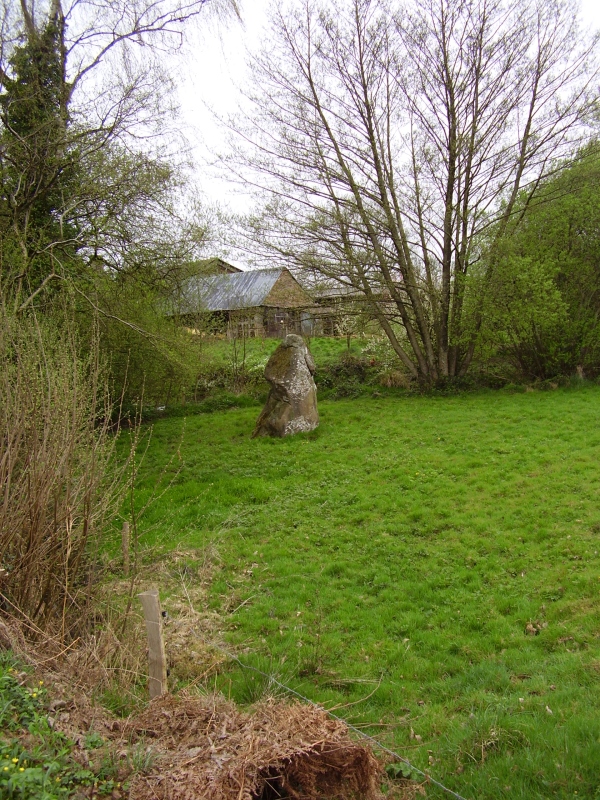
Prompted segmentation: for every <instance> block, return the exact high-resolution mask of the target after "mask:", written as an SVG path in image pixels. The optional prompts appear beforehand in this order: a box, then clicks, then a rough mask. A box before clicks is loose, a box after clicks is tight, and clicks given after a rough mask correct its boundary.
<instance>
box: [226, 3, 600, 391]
mask: <svg viewBox="0 0 600 800" xmlns="http://www.w3.org/2000/svg"><path fill="white" fill-rule="evenodd" d="M576 10H577V9H576V6H575V4H574V2H571V0H552V2H547V3H535V2H529V0H521V2H518V3H516V4H515V3H508V2H506V1H505V0H465V2H462V3H456V2H454V0H413V2H411V3H409V4H407V5H406V6H404V7H401V6H399V5H398V4H394V3H389V2H386V0H351V1H350V2H341V1H338V0H329V1H327V0H314V1H313V0H306V2H304V3H303V4H302V6H301V7H300V8H299V7H298V5H297V4H293V5H292V6H290V5H289V4H288V5H285V4H280V5H279V7H278V8H277V10H276V11H275V13H274V22H273V35H272V37H270V40H269V46H268V49H265V51H264V52H263V53H262V54H261V55H259V56H258V57H257V58H256V59H255V60H254V65H253V66H254V76H255V89H254V92H253V93H252V94H251V95H250V96H249V101H250V103H249V105H248V111H247V113H246V115H245V118H244V120H243V121H242V122H238V123H237V125H236V126H235V127H236V129H237V131H238V133H241V134H242V139H241V142H242V143H241V144H239V145H238V147H237V150H236V153H235V156H234V158H233V159H232V162H233V163H237V164H238V165H239V167H240V170H241V172H240V174H241V175H242V176H243V177H244V179H246V180H248V181H249V182H251V183H254V184H255V185H257V186H258V187H259V188H260V190H261V191H262V192H266V194H267V196H268V197H269V203H268V206H267V208H266V213H265V214H264V215H263V216H262V219H260V220H254V231H255V233H256V234H257V235H256V237H255V242H256V241H259V242H260V243H261V247H262V248H263V250H264V247H265V245H266V249H267V250H270V252H271V253H272V252H273V251H275V252H277V253H278V254H279V255H280V256H282V257H283V258H285V259H286V260H287V261H288V263H290V264H291V265H292V266H295V267H297V268H299V269H303V270H307V271H313V272H315V273H318V274H319V275H320V276H325V277H326V278H330V279H334V280H337V281H341V282H342V283H345V284H347V285H350V286H352V287H353V288H354V289H355V290H358V291H359V292H361V293H362V294H363V295H364V298H365V300H366V302H367V303H368V304H369V305H370V307H371V309H372V311H373V313H374V314H375V316H376V317H377V318H378V319H379V321H380V323H381V326H382V328H383V329H384V331H385V333H386V334H387V336H388V337H389V339H390V342H391V344H392V346H393V347H394V350H395V351H396V353H397V355H398V357H399V358H400V360H401V361H402V363H403V364H404V366H405V368H406V369H407V370H408V371H409V372H410V374H411V375H413V376H414V377H416V378H419V379H420V380H422V381H425V382H432V381H436V380H438V379H440V378H446V377H453V376H459V375H464V374H465V372H466V371H467V370H468V368H469V366H470V364H471V361H472V358H473V354H474V350H475V345H476V341H477V337H478V331H479V329H480V327H481V322H482V317H481V314H482V312H483V304H484V297H483V296H482V297H481V298H479V300H478V301H477V302H475V303H474V302H472V301H471V299H469V302H468V303H466V292H467V289H468V287H469V282H468V280H467V277H468V275H469V273H470V270H471V268H472V265H473V264H474V263H477V262H478V261H479V260H480V258H481V256H482V248H483V247H484V245H485V247H486V248H487V250H488V251H489V252H488V253H487V257H486V264H487V269H488V270H489V275H490V276H491V274H492V273H493V270H494V269H495V263H496V259H495V256H494V250H495V248H496V246H497V242H498V241H499V240H500V239H501V238H502V236H503V235H504V232H505V230H506V227H507V225H508V224H509V223H511V224H512V222H513V221H514V219H515V215H521V214H522V213H523V210H524V208H526V206H527V204H528V202H529V198H531V196H533V194H534V192H535V189H536V187H537V186H538V185H539V183H540V181H542V180H543V179H544V178H545V177H546V176H547V175H549V174H550V173H551V172H552V171H553V170H554V169H555V168H556V163H557V161H558V160H559V159H561V158H564V157H565V155H566V153H567V152H569V151H571V150H572V148H573V146H574V144H575V143H577V142H580V141H582V140H583V139H584V138H585V136H586V121H587V119H588V117H589V115H590V114H591V112H592V111H593V109H594V108H595V105H596V83H597V77H598V67H597V64H596V60H595V51H596V40H593V41H589V40H587V39H585V37H583V36H582V35H581V32H580V31H579V28H578V22H577V13H576ZM517 198H521V202H520V203H519V205H518V209H517ZM523 198H524V199H523ZM492 229H493V230H494V231H496V237H495V238H494V237H492V238H491V239H490V237H489V236H488V237H484V234H485V233H486V231H489V230H492ZM254 246H256V244H255V245H254ZM478 285H479V286H483V287H484V288H485V281H484V282H481V283H479V284H478ZM483 294H485V291H484V292H483ZM467 308H468V309H469V313H468V314H467V310H466V309H467Z"/></svg>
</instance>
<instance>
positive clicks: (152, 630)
mask: <svg viewBox="0 0 600 800" xmlns="http://www.w3.org/2000/svg"><path fill="white" fill-rule="evenodd" d="M138 597H139V598H140V600H141V601H142V606H143V609H144V619H145V620H146V631H147V632H148V689H149V691H150V699H151V700H152V698H153V697H158V696H159V695H161V694H165V693H166V691H167V659H166V657H165V645H164V642H163V635H162V616H161V612H160V600H159V598H158V589H150V590H149V591H147V592H142V593H141V594H138Z"/></svg>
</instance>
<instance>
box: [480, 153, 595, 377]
mask: <svg viewBox="0 0 600 800" xmlns="http://www.w3.org/2000/svg"><path fill="white" fill-rule="evenodd" d="M599 186H600V156H599V155H598V146H597V144H596V143H593V144H591V145H589V147H588V148H586V149H585V150H584V151H582V153H581V154H580V155H579V157H578V159H577V161H576V162H575V164H573V165H572V166H570V167H569V168H568V169H565V170H564V171H563V172H562V173H560V174H559V175H558V176H557V177H556V178H554V179H553V180H551V181H548V182H547V183H545V184H544V185H543V186H542V187H541V188H540V189H539V190H538V192H537V194H536V196H535V197H534V199H533V201H532V202H531V204H530V205H529V207H528V208H527V210H526V212H525V216H524V219H523V222H522V224H521V225H520V227H519V228H517V230H516V231H511V232H510V236H509V237H508V238H507V241H506V242H505V243H504V244H503V252H502V255H501V258H500V261H499V264H498V266H497V267H496V268H495V270H494V272H493V274H492V277H491V280H487V285H486V287H485V290H486V293H487V304H486V307H485V309H484V312H483V319H484V329H483V331H484V335H483V341H482V345H483V347H484V349H485V346H486V345H485V343H487V345H488V346H491V347H490V350H488V355H490V356H492V357H493V356H494V355H495V356H496V357H500V358H501V359H507V360H508V361H509V363H510V364H511V365H512V366H513V368H514V369H515V370H516V372H517V373H518V374H520V375H521V376H522V377H524V378H525V379H529V380H531V379H537V380H544V379H548V378H553V377H556V376H559V375H572V374H573V373H574V372H575V370H576V368H577V367H578V366H581V367H582V368H583V370H584V372H585V373H586V374H588V375H590V376H595V375H597V374H599V373H600V324H599V320H600V190H599V188H598V187H599Z"/></svg>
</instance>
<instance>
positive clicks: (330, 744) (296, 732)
mask: <svg viewBox="0 0 600 800" xmlns="http://www.w3.org/2000/svg"><path fill="white" fill-rule="evenodd" d="M127 728H128V731H124V733H126V734H127V733H128V734H129V735H130V736H132V737H133V738H137V737H140V738H144V739H145V741H146V742H148V741H149V740H152V739H153V740H154V741H155V742H156V745H157V748H156V749H157V750H158V751H159V752H160V753H161V755H160V757H159V760H158V762H157V763H156V765H155V768H154V771H153V772H152V773H151V774H149V775H145V776H141V775H138V776H137V777H136V778H135V779H134V780H133V782H132V784H131V788H130V800H200V798H202V799H203V798H206V800H259V799H260V800H272V799H274V798H281V797H285V798H290V799H291V800H321V799H322V798H325V797H326V798H328V800H351V798H352V799H354V798H361V800H378V798H380V797H381V794H380V792H379V784H380V778H381V767H380V764H379V762H378V761H377V759H376V758H375V757H374V756H373V754H372V753H371V751H370V750H367V749H366V748H365V747H362V746H361V745H359V744H357V743H356V742H354V741H353V740H352V739H350V737H349V735H348V729H347V728H346V726H345V725H344V724H343V723H342V722H339V721H337V720H333V719H331V718H330V717H328V715H327V714H326V713H325V712H324V711H322V710H321V709H318V708H314V707H312V706H305V705H301V704H300V703H291V704H289V703H282V702H276V701H274V700H268V701H265V702H262V703H260V704H259V705H257V706H256V707H255V709H254V713H252V714H251V715H250V714H244V713H242V712H240V711H239V710H238V709H237V708H236V707H235V706H234V705H233V703H229V702H227V701H226V700H225V699H224V698H222V697H219V696H210V697H190V696H186V695H179V696H177V697H173V696H170V695H165V696H163V697H159V698H156V699H155V700H154V701H153V702H152V703H151V704H150V705H149V706H148V708H147V709H146V710H145V711H144V712H143V713H142V714H140V715H139V716H137V717H135V718H134V719H132V720H130V721H129V722H128V723H127Z"/></svg>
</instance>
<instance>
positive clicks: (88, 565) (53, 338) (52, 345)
mask: <svg viewBox="0 0 600 800" xmlns="http://www.w3.org/2000/svg"><path fill="white" fill-rule="evenodd" d="M72 331H73V328H72V326H69V325H68V324H65V323H64V322H63V323H58V322H57V321H56V320H51V319H44V320H40V319H38V318H37V317H36V316H35V315H33V314H32V315H30V316H28V317H19V318H18V319H17V318H15V317H12V316H11V315H10V314H8V313H7V312H6V311H4V310H0V442H2V448H1V454H0V497H1V502H0V568H1V569H2V572H0V600H1V602H2V605H3V607H4V609H5V610H6V611H8V612H11V613H17V612H18V613H19V614H20V615H21V616H25V617H26V618H28V619H29V620H30V621H32V622H34V623H35V625H36V626H37V627H38V628H41V629H44V630H52V631H54V632H56V633H59V634H60V635H61V636H62V637H63V638H65V637H68V636H69V635H70V634H71V633H74V632H75V631H74V630H73V629H74V628H75V627H77V626H78V625H80V623H81V620H82V619H83V618H84V617H85V610H86V608H87V607H88V605H89V598H90V595H91V591H92V588H93V583H94V580H93V577H94V576H93V557H94V556H93V547H92V545H94V544H95V543H96V542H97V537H98V535H99V534H100V532H101V531H102V529H103V525H104V521H105V518H106V515H107V514H108V513H109V512H111V511H113V510H114V509H115V507H116V502H118V498H119V494H120V484H121V482H120V480H119V477H118V475H115V474H114V473H113V469H112V463H113V452H114V444H115V437H113V436H111V433H110V416H111V404H110V398H109V395H108V390H107V388H106V381H105V380H104V375H103V370H102V368H101V365H100V363H99V360H98V346H97V337H95V338H94V340H93V342H92V346H91V347H90V348H88V355H87V356H86V357H85V358H83V357H82V356H81V355H80V353H81V347H80V343H79V342H78V340H77V337H76V336H75V334H74V333H73V332H72Z"/></svg>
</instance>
